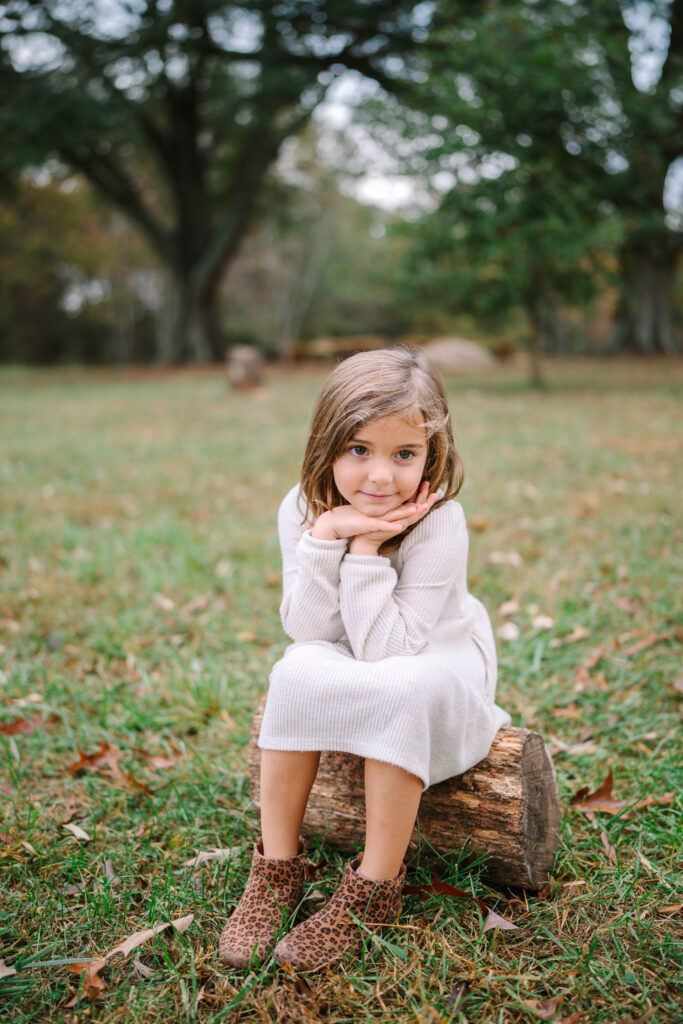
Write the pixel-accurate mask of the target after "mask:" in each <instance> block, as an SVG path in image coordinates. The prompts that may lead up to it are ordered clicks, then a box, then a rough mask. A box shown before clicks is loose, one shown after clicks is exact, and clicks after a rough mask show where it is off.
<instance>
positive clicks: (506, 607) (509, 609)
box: [498, 597, 521, 616]
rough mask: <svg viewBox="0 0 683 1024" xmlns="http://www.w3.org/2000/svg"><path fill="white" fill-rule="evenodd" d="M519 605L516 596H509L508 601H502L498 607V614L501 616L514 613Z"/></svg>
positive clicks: (518, 608)
mask: <svg viewBox="0 0 683 1024" xmlns="http://www.w3.org/2000/svg"><path fill="white" fill-rule="evenodd" d="M520 608H521V605H520V603H519V601H518V600H517V598H516V597H511V598H510V600H509V601H503V603H502V605H501V606H500V608H499V609H498V614H499V615H502V616H506V615H516V614H517V612H518V611H519V610H520Z"/></svg>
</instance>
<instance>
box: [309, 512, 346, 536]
mask: <svg viewBox="0 0 683 1024" xmlns="http://www.w3.org/2000/svg"><path fill="white" fill-rule="evenodd" d="M311 537H315V539H316V540H339V539H340V538H339V537H338V536H337V533H336V531H335V529H334V526H333V525H332V516H331V515H330V513H329V512H323V514H322V515H321V516H318V518H317V519H316V521H315V523H314V524H313V529H312V530H311Z"/></svg>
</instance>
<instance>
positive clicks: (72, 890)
mask: <svg viewBox="0 0 683 1024" xmlns="http://www.w3.org/2000/svg"><path fill="white" fill-rule="evenodd" d="M82 892H85V886H84V885H83V883H82V882H71V884H70V885H67V887H66V889H65V890H64V895H65V896H78V895H80V893H82Z"/></svg>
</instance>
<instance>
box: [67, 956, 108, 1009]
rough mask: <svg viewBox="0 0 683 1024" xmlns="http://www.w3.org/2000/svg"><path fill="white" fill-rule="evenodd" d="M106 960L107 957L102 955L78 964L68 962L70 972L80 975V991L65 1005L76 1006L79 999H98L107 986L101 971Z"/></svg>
mask: <svg viewBox="0 0 683 1024" xmlns="http://www.w3.org/2000/svg"><path fill="white" fill-rule="evenodd" d="M106 962H107V961H106V959H105V958H102V957H100V958H99V959H97V960H83V961H81V962H80V963H78V964H67V967H66V969H67V971H69V973H70V974H77V975H78V991H77V992H76V995H75V996H74V997H73V999H70V1000H69V1002H68V1003H65V1004H64V1005H65V1007H70V1006H75V1005H76V1003H77V1002H78V1001H79V999H97V997H98V996H99V995H100V994H101V993H102V992H103V991H104V989H105V988H106V986H105V984H104V981H103V980H102V978H100V971H101V970H102V968H103V967H104V965H105V964H106ZM81 978H82V979H83V981H81Z"/></svg>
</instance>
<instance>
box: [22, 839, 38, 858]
mask: <svg viewBox="0 0 683 1024" xmlns="http://www.w3.org/2000/svg"><path fill="white" fill-rule="evenodd" d="M21 845H22V846H23V847H24V849H25V850H28V852H29V853H31V854H33V856H34V857H37V856H38V853H37V851H36V850H35V849H34V848H33V847H32V846H31V844H30V843H27V842H26V840H25V839H22V841H21Z"/></svg>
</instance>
